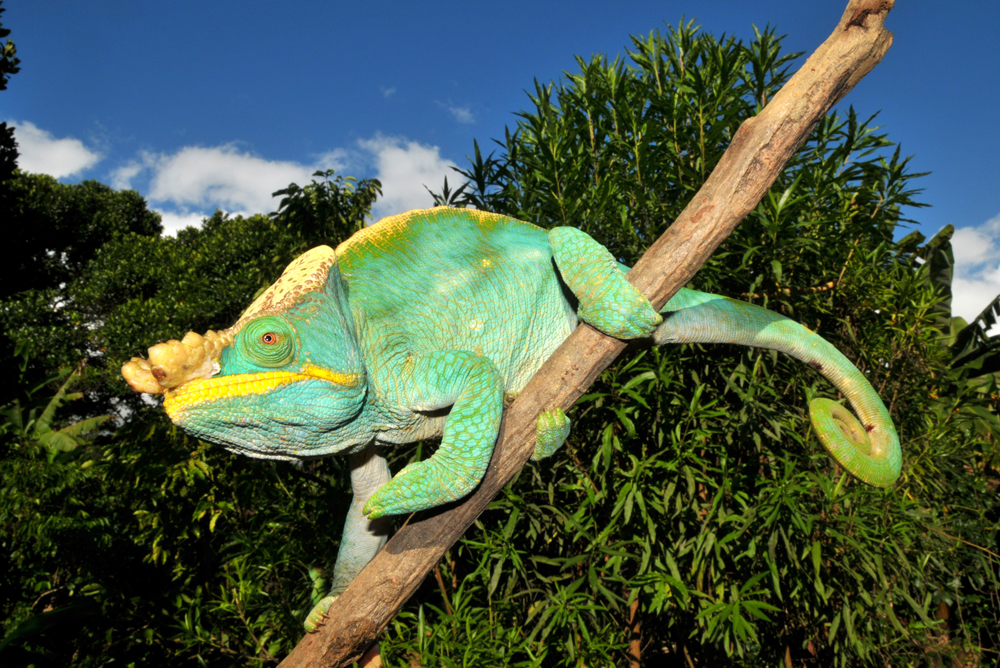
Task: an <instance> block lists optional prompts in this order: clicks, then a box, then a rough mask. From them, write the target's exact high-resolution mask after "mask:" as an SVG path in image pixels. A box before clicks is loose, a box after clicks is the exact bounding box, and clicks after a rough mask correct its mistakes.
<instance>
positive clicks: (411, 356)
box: [122, 207, 901, 630]
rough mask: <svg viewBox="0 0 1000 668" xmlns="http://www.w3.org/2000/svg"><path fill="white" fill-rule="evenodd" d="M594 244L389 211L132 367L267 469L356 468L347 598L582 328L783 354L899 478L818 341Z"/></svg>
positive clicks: (474, 467) (482, 216)
mask: <svg viewBox="0 0 1000 668" xmlns="http://www.w3.org/2000/svg"><path fill="white" fill-rule="evenodd" d="M627 271H628V267H625V266H623V265H620V264H619V263H618V262H616V261H615V259H614V258H613V257H612V256H611V254H610V253H609V252H608V251H607V250H606V249H605V248H604V247H603V246H601V245H600V244H599V243H597V242H596V241H594V240H593V239H592V238H590V237H589V236H587V235H586V234H584V233H583V232H580V231H579V230H576V229H573V228H569V227H558V228H555V229H553V230H551V231H546V230H544V229H541V228H539V227H536V226H534V225H529V224H527V223H523V222H520V221H517V220H513V219H511V218H507V217H505V216H500V215H496V214H491V213H484V212H480V211H473V210H466V209H450V208H445V207H439V208H435V209H429V210H421V211H411V212H409V213H405V214H402V215H399V216H393V217H391V218H386V219H383V220H382V221H380V222H379V223H377V224H375V225H372V226H371V227H368V228H366V229H364V230H362V231H360V232H358V233H357V234H355V235H354V236H353V237H351V238H350V239H348V240H347V241H345V242H344V243H342V244H340V246H338V247H337V249H336V251H334V250H332V249H331V248H329V247H328V246H320V247H318V248H314V249H312V250H310V251H308V252H307V253H305V254H303V255H302V256H301V257H299V258H298V259H297V260H295V261H294V262H293V263H292V264H291V265H289V267H288V268H287V269H286V270H285V272H284V273H283V274H282V276H281V277H280V278H279V279H278V281H277V282H276V283H274V285H272V286H271V287H270V288H268V289H267V290H266V291H265V292H264V293H263V294H262V295H261V296H260V297H259V298H257V300H256V301H254V303H253V304H252V305H251V306H250V308H248V309H247V310H246V312H244V313H243V315H242V316H241V317H240V319H239V320H238V321H237V322H236V324H235V325H233V326H232V327H230V328H229V329H227V330H225V331H222V332H211V331H210V332H208V333H207V334H206V335H205V336H201V335H199V334H196V333H194V332H190V333H188V334H187V335H186V336H185V337H184V339H183V340H182V341H168V342H166V343H161V344H158V345H156V346H154V347H152V348H150V349H149V357H148V359H142V358H133V359H132V360H131V361H130V362H128V363H127V364H125V366H124V367H122V374H123V375H124V377H125V379H126V380H127V381H128V382H129V384H130V385H131V386H132V388H133V389H135V390H137V391H139V392H148V393H155V394H160V393H162V394H164V395H165V396H164V400H163V406H164V408H165V409H166V411H167V413H168V414H169V416H170V419H171V420H173V421H174V423H176V424H177V425H179V426H180V427H182V428H183V429H185V430H186V431H188V432H190V433H191V434H194V435H195V436H197V437H199V438H204V439H206V440H209V441H214V442H216V443H220V444H222V445H223V446H224V447H226V448H228V449H229V450H232V451H233V452H239V453H242V454H245V455H249V456H251V457H260V458H265V459H284V460H302V459H312V458H315V457H323V456H326V455H332V454H334V453H346V454H349V455H350V456H351V485H352V489H353V492H354V499H353V502H352V505H351V509H350V512H349V514H348V516H347V521H346V523H345V525H344V533H343V537H342V539H341V544H340V552H339V554H338V555H337V562H336V565H335V567H334V576H333V586H332V589H331V591H330V594H329V595H328V596H327V597H326V598H324V599H323V600H322V601H320V602H319V603H318V604H317V605H316V607H315V608H314V609H313V611H312V612H311V613H310V614H309V616H308V618H307V620H306V628H307V630H313V629H315V627H316V625H317V624H318V623H320V622H321V621H322V620H323V618H324V616H325V614H326V612H327V611H328V610H329V609H330V606H331V605H332V603H333V601H334V600H335V599H336V597H337V596H338V595H339V594H340V593H341V592H343V591H344V590H345V589H346V588H347V585H348V584H349V583H350V582H351V580H352V579H353V578H354V577H355V576H356V575H357V574H358V573H359V572H360V571H361V569H362V568H363V567H364V566H365V564H367V563H368V562H369V561H370V560H371V559H372V557H374V556H375V554H376V553H377V552H378V551H379V549H381V547H382V546H383V545H384V544H385V541H386V536H387V531H388V525H387V523H386V516H387V515H393V514H399V513H411V512H414V511H417V510H423V509H425V508H432V507H434V506H438V505H441V504H444V503H448V502H450V501H454V500H456V499H460V498H462V497H463V496H465V495H466V494H468V493H469V492H470V491H472V490H473V489H474V488H475V487H476V485H477V484H479V481H480V480H481V479H482V477H483V474H484V473H485V471H486V467H487V465H488V464H489V461H490V457H491V455H492V453H493V446H494V444H495V442H496V438H497V431H498V429H499V426H500V417H501V413H502V412H503V407H504V401H505V399H509V398H510V397H513V396H514V395H516V394H517V393H518V392H519V391H521V389H523V388H524V386H525V385H526V384H527V383H528V380H529V379H530V378H531V376H532V375H533V374H534V373H535V372H536V371H537V370H538V369H539V367H540V366H541V365H542V363H543V362H545V360H546V359H547V358H548V357H549V355H551V354H552V352H553V351H554V350H555V349H556V348H557V347H558V346H559V344H560V343H562V342H563V340H565V339H566V337H567V336H569V334H570V332H572V331H573V329H574V328H575V327H576V326H577V324H578V322H579V321H580V320H582V321H583V322H586V323H588V324H590V325H592V326H594V327H596V328H597V329H599V330H600V331H602V332H604V333H605V334H608V335H611V336H614V337H617V338H620V339H634V338H641V337H652V339H653V340H654V341H655V342H656V343H658V344H662V343H696V342H697V343H702V342H703V343H738V344H742V345H747V346H756V347H761V348H770V349H774V350H780V351H782V352H785V353H787V354H789V355H791V356H793V357H795V358H797V359H800V360H802V361H804V362H806V363H807V364H809V365H810V366H812V367H814V368H815V369H816V370H817V371H819V372H820V373H822V374H823V375H824V376H826V378H828V379H829V380H830V382H832V383H833V384H834V385H835V386H836V387H837V389H838V390H840V392H842V393H843V394H844V396H846V397H847V399H848V400H849V401H850V402H851V404H852V405H853V407H854V409H855V410H856V411H857V414H858V415H859V416H860V418H861V422H858V420H856V419H855V418H854V416H853V415H851V413H849V412H848V411H847V410H846V409H845V408H844V407H843V406H841V405H840V404H838V403H836V402H834V401H831V400H829V399H816V400H814V401H813V402H812V403H811V404H810V414H811V419H812V423H813V426H814V428H815V430H816V432H817V434H818V436H819V439H820V441H821V442H822V443H823V445H824V447H825V448H826V449H827V450H828V451H829V452H830V454H831V455H832V456H833V457H834V458H835V459H836V460H837V461H838V462H840V464H841V465H842V466H843V467H844V468H845V469H847V470H848V471H850V472H851V473H852V474H853V475H854V476H856V477H858V478H859V479H861V480H863V481H864V482H866V483H868V484H871V485H876V486H885V485H889V484H892V483H893V482H894V481H895V480H896V478H897V477H898V475H899V471H900V465H901V455H900V449H899V439H898V437H897V436H896V431H895V429H894V428H893V425H892V420H891V419H890V417H889V414H888V412H887V411H886V409H885V406H884V405H883V404H882V402H881V400H880V399H879V397H878V395H877V394H876V393H875V391H874V390H873V389H872V387H871V385H870V384H869V383H868V381H867V380H866V379H865V377H864V376H863V375H862V374H861V373H860V372H859V371H858V370H857V369H856V368H855V367H854V366H853V365H852V364H851V363H850V362H849V361H848V360H847V358H845V357H844V356H843V355H842V354H841V353H840V352H838V351H837V349H836V348H834V347H833V346H832V345H830V344H829V343H827V342H826V341H825V340H823V339H822V338H821V337H819V336H818V335H817V334H815V333H813V332H811V331H809V330H808V329H806V328H804V327H802V326H801V325H799V324H797V323H795V322H793V321H791V320H789V319H788V318H785V317H783V316H780V315H777V314H775V313H772V312H770V311H767V310H765V309H763V308H760V307H757V306H753V305H751V304H747V303H744V302H740V301H735V300H732V299H727V298H725V297H719V296H716V295H710V294H706V293H703V292H697V291H694V290H688V289H682V290H680V291H679V292H678V293H677V294H676V295H675V296H674V297H673V299H671V300H670V301H669V302H668V303H667V304H666V306H665V307H664V308H663V311H662V314H661V313H657V312H656V311H655V310H654V309H653V308H652V306H651V305H650V304H649V302H648V301H647V300H646V298H645V297H643V296H642V295H641V294H640V293H639V292H638V291H637V290H636V289H635V288H633V287H632V285H631V284H630V283H629V282H628V281H627V280H626V279H625V273H626V272H627ZM569 428H570V422H569V420H568V419H567V418H566V416H565V415H564V414H563V412H562V411H561V410H560V409H558V408H556V409H553V410H551V411H546V412H545V413H543V414H542V415H540V416H539V418H538V423H537V445H536V446H535V453H534V458H535V459H540V458H542V457H545V456H547V455H550V454H552V452H554V451H555V450H556V449H557V448H559V446H561V445H562V443H563V442H564V441H565V440H566V437H567V436H568V435H569ZM435 436H440V437H441V445H440V447H439V448H438V450H437V452H435V453H434V455H433V456H431V457H430V458H429V459H427V460H426V461H420V462H415V463H412V464H410V465H408V466H406V467H405V468H404V469H403V470H401V471H400V472H399V473H397V474H396V475H395V477H392V476H391V475H390V473H389V468H388V466H387V465H386V460H385V459H384V458H383V457H382V455H381V454H380V449H381V448H382V447H383V446H386V445H389V444H393V443H407V442H410V441H416V440H419V439H424V438H431V437H435Z"/></svg>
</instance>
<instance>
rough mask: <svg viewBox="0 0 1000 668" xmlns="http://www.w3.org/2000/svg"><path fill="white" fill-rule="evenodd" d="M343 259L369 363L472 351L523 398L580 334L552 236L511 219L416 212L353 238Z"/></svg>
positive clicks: (385, 221)
mask: <svg viewBox="0 0 1000 668" xmlns="http://www.w3.org/2000/svg"><path fill="white" fill-rule="evenodd" d="M337 258H338V263H339V265H340V272H341V276H342V278H343V280H344V282H345V283H346V289H345V292H346V293H347V299H348V303H349V305H350V309H351V313H352V316H353V318H354V322H355V325H356V328H357V335H358V343H359V346H360V348H361V350H362V355H363V356H364V357H365V359H366V361H367V362H368V363H369V364H373V363H374V364H377V365H379V366H381V365H383V364H385V365H386V366H390V365H392V364H393V363H394V361H393V359H392V358H394V357H395V356H396V355H403V356H405V355H412V354H422V353H427V352H432V351H441V350H466V351H471V352H474V353H477V354H479V355H483V356H485V357H487V358H489V359H490V360H491V361H492V362H493V363H494V364H495V365H496V367H497V369H498V370H499V371H500V374H501V376H502V377H503V379H504V390H505V391H506V392H518V391H519V390H521V389H522V388H523V387H524V386H525V385H526V384H527V382H528V380H529V379H530V378H531V376H532V375H534V373H535V372H536V371H537V370H538V368H539V367H540V366H541V364H542V363H543V362H544V361H545V360H546V359H548V357H549V356H550V355H551V354H552V352H553V351H554V350H555V348H556V347H558V345H559V344H560V343H561V342H562V341H563V340H564V339H565V338H566V337H567V336H569V334H570V332H572V331H573V329H574V328H575V327H576V325H577V317H576V313H575V310H574V308H573V305H572V304H571V303H570V299H571V296H570V297H568V296H567V292H568V291H566V290H565V289H564V286H563V284H562V282H561V281H560V280H559V276H558V273H557V272H556V271H554V270H553V264H552V251H551V250H550V247H549V243H548V238H547V231H546V230H543V229H541V228H539V227H535V226H534V225H530V224H528V223H524V222H521V221H517V220H514V219H512V218H507V217H505V216H500V215H497V214H491V213H486V212H482V211H473V210H463V209H449V208H446V207H439V208H436V209H430V210H423V211H411V212H408V213H405V214H401V215H399V216H393V217H390V218H385V219H383V220H381V221H380V222H379V223H377V224H376V225H373V226H371V227H369V228H366V229H365V230H362V231H361V232H359V233H357V234H355V235H354V236H353V237H351V238H350V239H348V240H347V241H345V242H344V243H342V244H341V245H340V246H338V247H337ZM369 374H370V377H372V379H373V381H374V382H375V383H376V384H378V379H379V373H378V371H376V370H374V369H371V368H369Z"/></svg>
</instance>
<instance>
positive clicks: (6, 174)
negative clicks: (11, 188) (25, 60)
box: [0, 2, 21, 197]
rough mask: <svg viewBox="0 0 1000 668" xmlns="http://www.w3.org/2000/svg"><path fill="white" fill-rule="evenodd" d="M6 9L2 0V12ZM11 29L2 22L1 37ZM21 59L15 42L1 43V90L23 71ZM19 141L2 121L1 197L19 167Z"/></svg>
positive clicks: (0, 139) (0, 11) (11, 129)
mask: <svg viewBox="0 0 1000 668" xmlns="http://www.w3.org/2000/svg"><path fill="white" fill-rule="evenodd" d="M5 11H7V10H6V9H4V8H3V3H2V2H0V14H3V13H4V12H5ZM9 34H10V30H8V29H6V28H4V27H3V23H0V39H3V38H4V37H7V35H9ZM20 64H21V61H20V60H19V59H18V58H17V47H15V46H14V42H12V41H11V40H9V39H8V40H7V43H6V44H0V90H7V81H8V80H9V79H10V75H11V74H17V73H18V72H20V71H21V68H20V67H19V65H20ZM17 156H18V153H17V141H15V139H14V128H9V127H7V123H6V122H4V123H0V197H3V182H4V181H6V180H7V179H9V178H10V177H11V175H12V174H13V173H14V170H15V169H16V168H17Z"/></svg>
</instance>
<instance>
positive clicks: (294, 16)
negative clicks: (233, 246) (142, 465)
mask: <svg viewBox="0 0 1000 668" xmlns="http://www.w3.org/2000/svg"><path fill="white" fill-rule="evenodd" d="M846 4H847V2H846V0H810V1H809V2H801V1H795V0H753V1H752V2H751V1H748V0H712V1H710V0H701V1H698V0H688V1H687V2H678V1H676V0H657V1H655V2H654V1H646V0H617V1H616V2H596V1H594V0H572V1H569V0H553V1H550V2H545V1H542V2H539V1H537V0H536V1H534V2H525V1H521V0H509V1H507V2H504V3H469V2H456V1H439V2H434V3H412V2H409V3H406V2H387V1H378V0H376V1H373V2H368V3H344V2H337V1H335V0H327V1H324V2H321V1H319V0H310V1H304V0H303V1H296V0H287V1H286V2H281V3H279V2H273V0H272V1H270V2H259V1H256V0H242V1H240V2H204V1H202V0H198V1H193V0H172V1H171V2H163V1H161V0H146V1H144V2H135V1H134V0H91V1H89V2H86V3H84V2H79V1H78V0H45V1H40V0H7V1H6V2H4V7H5V8H6V9H7V11H6V13H4V14H3V15H2V17H0V21H2V22H3V24H4V27H6V28H8V29H10V30H11V35H10V39H12V40H13V41H14V43H15V44H16V45H17V53H18V57H20V58H21V60H22V69H21V72H20V73H18V74H16V75H14V76H13V77H12V78H11V80H10V83H9V84H8V89H7V90H6V91H4V92H0V121H7V122H8V123H11V124H13V125H14V126H16V130H15V135H16V137H17V140H18V142H19V144H20V150H21V159H20V166H21V167H22V169H25V170H26V171H31V172H44V173H47V174H51V175H53V176H55V177H58V178H60V179H61V180H62V181H64V182H69V183H72V182H77V181H80V180H83V179H97V180H99V181H102V182H104V183H108V184H109V185H112V186H115V187H118V188H134V189H136V190H137V191H139V192H140V193H141V194H142V195H144V196H145V197H146V198H147V199H148V200H149V203H150V206H151V207H152V208H154V209H156V210H157V211H159V212H161V213H162V214H163V221H164V226H165V228H166V229H167V231H168V233H169V232H173V231H176V230H177V229H180V228H182V227H184V226H186V225H197V224H199V223H200V221H201V218H202V217H203V216H205V215H209V214H211V213H212V212H213V211H215V210H216V209H217V208H218V209H222V210H225V211H228V212H232V213H244V214H250V213H257V212H268V211H271V210H272V209H274V208H275V206H276V204H277V202H276V201H275V200H273V199H271V198H270V197H269V194H270V193H271V192H273V191H275V190H278V189H279V188H283V187H285V186H287V185H288V184H289V183H291V182H296V183H299V184H300V185H301V184H304V183H308V181H309V179H310V175H311V174H312V173H313V172H314V171H316V170H317V169H326V168H333V169H336V170H338V172H340V173H345V174H350V175H354V176H358V177H377V178H379V179H380V180H381V181H382V183H383V190H384V194H385V196H384V198H383V199H382V200H380V201H379V202H378V203H377V204H376V210H375V212H374V213H375V216H376V217H381V216H384V215H390V214H393V213H398V212H401V211H405V210H407V209H411V208H416V207H426V206H429V205H430V204H431V203H432V202H431V199H430V196H429V195H428V194H427V192H426V190H425V189H424V186H425V185H426V186H428V187H431V188H433V189H434V190H440V187H441V184H442V182H443V178H444V176H445V175H449V174H451V175H452V176H451V178H450V179H449V181H450V182H451V183H452V184H454V182H455V179H456V176H457V175H454V174H453V173H452V172H451V171H450V168H451V167H453V166H455V165H460V166H464V165H465V156H466V155H469V154H471V153H472V146H473V140H474V139H478V140H479V143H480V145H481V146H483V147H484V148H486V147H488V146H490V144H491V143H492V142H491V140H492V139H493V138H497V137H502V136H503V134H504V127H505V126H513V125H514V124H515V123H516V117H515V115H514V114H515V113H516V112H517V111H519V110H521V109H524V108H527V107H528V99H527V95H526V92H527V91H529V90H532V89H533V87H534V83H533V82H534V80H535V79H538V80H539V81H540V82H549V81H553V80H556V79H558V78H560V77H561V76H563V73H564V72H567V71H568V72H575V71H576V69H577V68H576V64H575V60H574V56H576V55H581V56H584V57H586V58H589V56H590V55H591V54H605V55H607V56H609V57H612V58H613V57H614V56H616V55H618V54H622V55H624V51H625V49H626V48H627V47H629V46H630V40H629V35H632V34H636V35H647V34H649V32H650V31H652V30H654V29H657V28H659V29H665V28H666V25H665V24H666V23H669V24H673V25H676V24H677V23H678V22H679V21H680V20H681V18H682V17H686V18H688V19H692V18H694V19H697V24H699V25H701V26H702V28H703V29H704V30H706V31H709V32H711V33H713V34H715V35H721V34H723V33H725V34H735V35H736V36H737V37H740V38H742V39H745V40H746V39H749V38H751V37H752V35H753V26H754V25H756V26H758V27H760V28H763V27H764V26H767V25H771V26H775V27H776V28H777V29H778V32H779V34H784V35H787V37H786V39H785V42H784V45H785V49H786V50H787V51H793V52H798V51H804V52H806V53H807V54H808V53H811V52H812V51H813V50H814V49H815V48H816V47H817V46H818V45H819V44H820V43H822V41H823V40H824V39H826V37H827V36H829V34H830V33H831V32H832V30H833V28H834V26H835V25H836V24H837V21H838V20H839V18H840V16H841V14H842V12H843V10H844V8H845V6H846ZM886 25H887V27H888V28H889V29H890V30H892V31H893V33H894V34H895V42H894V44H893V46H892V48H891V49H890V50H889V52H888V54H887V55H886V57H885V59H884V60H883V61H882V63H881V64H879V65H878V66H877V67H876V68H875V69H874V70H873V71H872V72H871V73H870V74H869V75H868V76H867V77H866V78H865V79H864V80H863V81H862V82H861V83H860V84H859V85H858V86H857V87H856V88H855V90H854V91H852V92H851V93H850V94H849V95H848V97H847V98H846V99H845V100H844V102H843V103H842V106H846V105H848V104H850V105H853V106H854V107H855V109H856V110H857V111H858V113H859V115H861V116H863V117H867V116H869V115H871V114H874V113H876V112H879V116H878V124H879V125H881V126H882V128H883V130H884V131H886V132H887V133H888V136H889V138H890V139H891V140H893V141H895V142H898V143H900V144H901V146H902V151H903V153H904V155H912V156H913V159H912V161H911V163H910V166H911V169H912V170H913V171H914V172H931V174H930V175H928V176H926V177H923V178H922V179H920V185H921V186H922V187H923V189H924V190H923V192H922V193H921V195H920V197H919V198H918V199H919V200H920V201H922V202H924V203H927V204H929V205H931V207H930V208H924V209H917V210H913V211H910V212H908V213H909V214H910V217H912V218H915V219H917V220H918V225H917V229H919V230H920V231H921V232H923V233H924V234H926V235H927V236H931V235H933V234H934V233H936V232H937V231H938V230H940V229H941V228H942V227H943V226H945V225H947V224H954V225H955V226H956V228H957V231H956V234H955V237H954V248H955V256H956V271H957V274H956V279H955V299H954V304H953V308H954V312H955V314H956V315H962V316H963V317H966V318H967V319H971V318H972V317H974V316H975V315H976V314H978V313H979V311H980V310H981V309H982V308H984V307H985V306H986V304H987V303H989V301H990V300H991V299H992V298H993V297H994V296H996V295H997V294H998V293H1000V159H998V156H1000V130H998V127H997V126H998V124H997V120H998V106H1000V105H998V102H1000V86H998V76H1000V75H998V72H1000V49H998V48H997V38H996V30H997V28H996V26H998V25H1000V2H996V0H972V1H971V2H969V3H965V4H963V5H961V6H960V9H959V8H958V6H956V7H955V8H954V9H951V8H948V6H947V5H946V4H943V3H940V2H939V1H938V0H898V2H897V7H896V8H895V9H893V11H892V12H891V13H890V14H889V17H888V20H887V22H886ZM487 150H488V149H487Z"/></svg>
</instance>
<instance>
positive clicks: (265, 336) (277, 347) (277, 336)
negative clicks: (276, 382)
mask: <svg viewBox="0 0 1000 668" xmlns="http://www.w3.org/2000/svg"><path fill="white" fill-rule="evenodd" d="M240 339H241V345H240V347H241V348H242V350H243V352H244V353H245V354H246V356H247V357H248V358H249V359H250V361H251V362H253V363H255V364H258V365H260V366H263V367H269V368H274V367H279V366H285V365H286V364H288V363H289V362H291V361H292V359H293V358H294V357H295V337H294V336H293V334H292V328H291V327H290V326H289V324H288V323H287V322H286V321H285V320H284V319H283V318H279V317H276V316H264V317H262V318H257V319H256V320H252V321H250V322H248V323H247V324H246V325H244V326H243V330H242V331H241V332H240Z"/></svg>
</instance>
